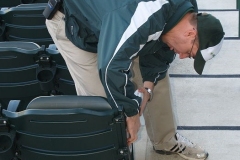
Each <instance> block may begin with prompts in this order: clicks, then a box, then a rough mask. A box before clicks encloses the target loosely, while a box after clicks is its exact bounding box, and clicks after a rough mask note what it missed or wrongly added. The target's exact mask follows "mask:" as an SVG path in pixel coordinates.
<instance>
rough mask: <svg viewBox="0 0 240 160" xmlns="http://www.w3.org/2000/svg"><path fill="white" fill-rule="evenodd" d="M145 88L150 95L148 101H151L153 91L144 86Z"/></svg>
mask: <svg viewBox="0 0 240 160" xmlns="http://www.w3.org/2000/svg"><path fill="white" fill-rule="evenodd" d="M145 89H146V91H147V92H148V93H149V95H150V97H149V99H148V101H151V100H152V98H153V92H152V90H151V89H150V88H147V87H145Z"/></svg>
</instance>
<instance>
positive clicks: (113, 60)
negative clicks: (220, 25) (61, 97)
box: [63, 0, 197, 116]
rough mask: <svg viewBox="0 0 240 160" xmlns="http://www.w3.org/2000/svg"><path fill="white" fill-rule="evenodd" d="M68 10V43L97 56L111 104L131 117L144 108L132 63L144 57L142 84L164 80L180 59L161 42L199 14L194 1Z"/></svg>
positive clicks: (108, 2) (99, 3)
mask: <svg viewBox="0 0 240 160" xmlns="http://www.w3.org/2000/svg"><path fill="white" fill-rule="evenodd" d="M194 6H195V7H194ZM63 7H64V12H65V16H66V17H65V21H66V35H67V37H68V38H69V40H70V41H72V42H73V44H75V45H76V46H77V47H79V48H81V49H83V50H86V51H90V52H94V53H97V54H98V70H99V75H100V79H101V82H102V84H103V86H104V88H105V91H106V94H107V96H108V99H109V102H110V104H111V105H114V106H116V107H119V106H122V107H123V108H124V111H125V113H126V115H127V116H133V115H136V114H137V113H138V108H139V105H140V103H141V99H140V98H139V97H137V96H135V95H134V91H135V90H136V88H135V87H134V85H133V83H132V82H131V81H130V78H131V72H130V67H131V65H132V60H133V59H134V58H135V57H137V56H139V61H140V70H141V74H142V77H143V81H151V82H154V83H155V84H156V83H157V81H159V80H161V79H163V78H164V77H165V75H166V72H167V70H168V68H169V64H170V63H171V62H172V61H173V59H174V58H175V53H174V52H173V51H170V50H169V47H168V46H167V45H166V44H164V43H163V42H161V40H160V39H159V38H160V36H161V35H162V34H164V33H166V32H167V31H169V30H170V29H171V28H172V27H174V26H175V25H176V24H177V23H178V21H179V20H180V19H181V18H182V17H183V16H184V15H185V14H186V13H187V12H188V11H191V10H192V11H194V10H195V11H197V5H196V1H195V0H64V1H63Z"/></svg>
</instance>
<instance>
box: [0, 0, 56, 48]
mask: <svg viewBox="0 0 240 160" xmlns="http://www.w3.org/2000/svg"><path fill="white" fill-rule="evenodd" d="M46 5H47V3H33V4H21V5H18V6H15V7H10V8H8V9H5V10H2V11H0V19H1V21H0V36H1V40H2V41H25V42H35V43H37V44H38V45H45V46H48V45H49V44H52V43H53V41H52V38H51V36H50V34H49V32H48V30H47V27H46V24H45V20H46V19H45V17H44V16H43V14H42V13H43V10H44V9H45V7H46Z"/></svg>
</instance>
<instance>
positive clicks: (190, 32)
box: [184, 28, 197, 38]
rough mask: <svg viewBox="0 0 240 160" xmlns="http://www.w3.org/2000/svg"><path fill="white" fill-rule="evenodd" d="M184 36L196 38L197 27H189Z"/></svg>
mask: <svg viewBox="0 0 240 160" xmlns="http://www.w3.org/2000/svg"><path fill="white" fill-rule="evenodd" d="M184 36H185V37H189V38H195V37H196V36H197V31H196V29H195V28H191V29H188V30H186V32H185V33H184Z"/></svg>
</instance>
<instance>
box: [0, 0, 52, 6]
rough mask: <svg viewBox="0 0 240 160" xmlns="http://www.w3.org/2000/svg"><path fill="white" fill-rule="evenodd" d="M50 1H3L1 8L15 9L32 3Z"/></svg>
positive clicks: (0, 2) (0, 3)
mask: <svg viewBox="0 0 240 160" xmlns="http://www.w3.org/2000/svg"><path fill="white" fill-rule="evenodd" d="M47 2H48V0H1V1H0V8H2V7H14V6H17V5H20V4H30V3H47Z"/></svg>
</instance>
